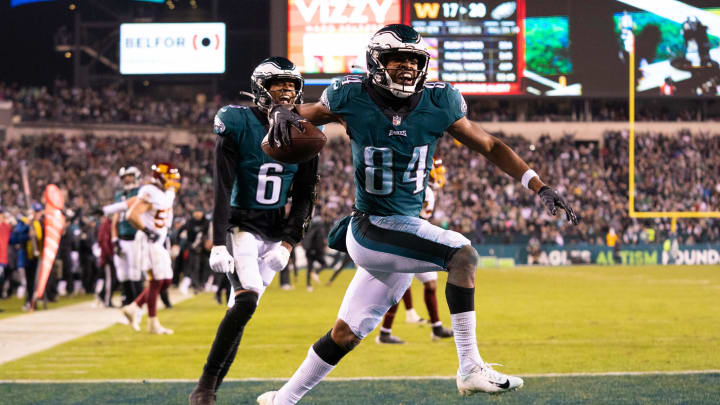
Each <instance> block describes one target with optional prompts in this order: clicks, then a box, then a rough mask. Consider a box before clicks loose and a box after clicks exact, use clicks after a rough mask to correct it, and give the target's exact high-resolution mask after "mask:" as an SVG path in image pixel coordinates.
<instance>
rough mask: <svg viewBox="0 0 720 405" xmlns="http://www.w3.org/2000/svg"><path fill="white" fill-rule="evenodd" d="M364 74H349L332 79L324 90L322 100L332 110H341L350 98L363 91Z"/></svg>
mask: <svg viewBox="0 0 720 405" xmlns="http://www.w3.org/2000/svg"><path fill="white" fill-rule="evenodd" d="M363 80H364V76H361V75H348V76H345V77H342V78H340V77H338V78H335V79H333V80H332V82H331V83H330V85H329V86H328V87H327V88H326V89H325V91H323V94H322V96H321V98H320V102H321V103H322V104H323V105H325V106H326V107H327V108H328V109H329V110H330V111H331V112H339V111H340V110H341V109H342V108H343V107H344V106H345V105H346V104H347V103H348V101H349V100H351V99H352V98H353V97H354V96H355V95H357V94H359V93H360V92H361V91H362V83H363Z"/></svg>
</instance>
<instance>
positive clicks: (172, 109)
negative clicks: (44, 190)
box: [0, 80, 221, 127]
mask: <svg viewBox="0 0 720 405" xmlns="http://www.w3.org/2000/svg"><path fill="white" fill-rule="evenodd" d="M2 100H11V101H12V103H13V115H14V116H15V117H17V119H19V120H21V121H23V122H36V121H53V122H60V123H67V122H72V123H75V124H77V123H84V124H103V123H114V124H144V125H172V126H183V127H189V126H196V125H211V123H212V119H213V116H214V115H215V112H216V111H217V109H218V108H219V107H221V104H220V103H221V102H220V100H219V99H217V100H207V99H206V97H205V96H204V95H198V96H196V97H195V99H194V100H185V101H178V100H177V99H176V98H174V97H173V99H172V100H171V99H170V98H168V99H164V100H159V99H156V98H153V97H148V96H139V95H135V94H131V93H129V92H127V91H125V90H123V89H121V88H120V87H119V86H106V87H102V88H99V89H91V88H86V89H81V88H76V87H69V86H67V84H66V82H64V81H61V80H58V81H56V82H55V85H54V86H53V89H49V88H48V87H44V86H43V87H18V86H13V85H7V84H3V83H2V82H0V101H2ZM108 100H111V101H110V102H108Z"/></svg>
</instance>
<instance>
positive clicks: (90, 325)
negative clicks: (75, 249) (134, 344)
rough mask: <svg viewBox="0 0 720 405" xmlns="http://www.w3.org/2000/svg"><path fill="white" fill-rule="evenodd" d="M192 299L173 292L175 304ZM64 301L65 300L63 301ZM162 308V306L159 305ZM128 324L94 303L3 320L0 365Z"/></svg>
mask: <svg viewBox="0 0 720 405" xmlns="http://www.w3.org/2000/svg"><path fill="white" fill-rule="evenodd" d="M187 298H189V296H183V295H180V294H177V292H176V291H175V290H171V291H170V301H171V302H172V303H173V304H176V303H178V302H181V301H184V300H185V299H187ZM60 299H62V297H61V298H60ZM158 305H160V306H162V304H160V303H158ZM123 321H125V323H127V322H126V320H125V318H124V317H123V315H122V314H121V313H120V310H119V309H118V308H105V307H97V306H96V304H95V303H94V302H93V301H88V302H81V303H79V304H75V305H68V306H65V307H61V308H56V309H49V310H45V311H35V312H33V313H30V314H25V315H17V316H13V317H10V318H6V319H0V364H3V363H7V362H9V361H12V360H16V359H19V358H21V357H25V356H28V355H30V354H33V353H37V352H39V351H42V350H45V349H49V348H51V347H53V346H56V345H59V344H61V343H65V342H68V341H71V340H74V339H77V338H80V337H83V336H85V335H89V334H91V333H94V332H98V331H101V330H103V329H105V328H108V327H110V326H112V325H114V324H116V323H121V322H123Z"/></svg>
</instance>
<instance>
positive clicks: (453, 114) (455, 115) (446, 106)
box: [425, 82, 467, 127]
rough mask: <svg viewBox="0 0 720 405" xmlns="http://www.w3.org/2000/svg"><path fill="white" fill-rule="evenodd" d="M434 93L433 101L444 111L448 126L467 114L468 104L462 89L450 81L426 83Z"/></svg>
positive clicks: (427, 88) (428, 88)
mask: <svg viewBox="0 0 720 405" xmlns="http://www.w3.org/2000/svg"><path fill="white" fill-rule="evenodd" d="M425 87H426V90H429V91H430V92H431V94H432V96H431V99H432V102H433V103H434V104H435V105H436V106H437V107H438V108H439V109H440V110H442V111H443V112H444V119H445V123H446V125H447V127H449V126H450V125H452V124H453V123H454V122H455V121H457V120H459V119H460V118H462V117H464V116H466V115H467V104H466V103H465V98H464V97H463V95H462V94H461V93H460V91H459V90H458V89H456V88H454V87H453V86H452V85H451V84H450V83H445V82H431V83H427V84H426V85H425Z"/></svg>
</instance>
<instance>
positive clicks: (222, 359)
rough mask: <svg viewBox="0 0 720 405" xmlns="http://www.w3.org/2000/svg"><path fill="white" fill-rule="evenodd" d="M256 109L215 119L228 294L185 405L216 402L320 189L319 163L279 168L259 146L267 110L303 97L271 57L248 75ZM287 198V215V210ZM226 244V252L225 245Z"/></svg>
mask: <svg viewBox="0 0 720 405" xmlns="http://www.w3.org/2000/svg"><path fill="white" fill-rule="evenodd" d="M251 86H252V90H253V97H254V100H255V106H254V107H241V106H232V105H230V106H226V107H223V108H221V109H220V111H218V113H217V115H216V116H215V124H214V128H213V132H215V134H216V135H217V138H216V139H217V141H216V146H215V180H214V183H215V207H214V209H213V245H214V246H213V248H212V250H211V252H210V267H211V268H212V270H213V271H216V272H221V273H226V274H227V275H228V278H229V279H230V283H231V285H232V287H233V292H234V294H231V298H230V302H229V303H228V307H229V309H228V311H227V313H226V314H225V318H224V319H223V320H222V322H221V323H220V326H219V327H218V330H217V334H216V336H215V341H214V342H213V345H212V348H211V349H210V353H209V354H208V357H207V361H206V363H205V366H204V368H203V373H202V376H201V377H200V380H199V381H198V384H197V386H196V387H195V389H194V390H193V392H192V393H191V394H190V404H191V405H200V404H203V405H206V404H214V403H215V399H214V397H215V392H216V391H217V388H218V387H219V386H220V383H221V382H222V379H223V377H224V376H225V375H226V374H227V372H228V370H229V368H230V365H231V364H232V362H233V360H234V358H235V354H236V353H237V349H238V345H239V344H240V339H241V337H242V333H243V329H244V328H245V325H246V324H247V322H248V321H249V320H250V318H251V317H252V315H253V313H254V312H255V308H256V307H257V304H258V300H259V299H260V297H261V296H262V294H263V292H264V291H265V289H266V288H267V286H268V285H269V284H270V282H272V279H273V277H275V273H276V272H279V271H281V270H282V269H284V268H285V265H286V264H287V262H288V259H289V258H290V252H291V251H292V249H293V246H295V245H296V244H297V243H298V242H300V240H301V239H302V237H303V234H304V233H305V230H306V228H307V226H308V224H309V222H310V217H311V214H312V208H313V204H314V201H315V187H316V185H317V182H318V174H317V170H318V158H317V157H315V158H313V159H312V160H310V161H309V162H306V163H301V164H299V165H298V164H285V163H281V162H278V161H276V160H274V159H272V158H270V157H269V156H267V155H266V154H265V153H264V152H263V151H262V149H260V143H261V142H262V139H263V138H264V137H265V133H266V132H267V130H268V119H267V111H268V109H270V108H271V107H272V106H273V105H275V104H294V103H297V102H300V100H301V98H302V88H303V79H302V76H301V75H300V72H299V70H298V69H297V67H296V66H295V65H294V64H293V63H292V62H290V61H289V60H287V59H285V58H281V57H271V58H267V59H265V60H264V61H262V62H261V63H260V64H259V65H258V66H257V67H256V68H255V70H254V71H253V74H252V77H251ZM289 197H292V204H291V208H290V213H289V214H288V215H287V216H286V215H285V205H286V203H287V202H288V198H289ZM228 239H229V246H231V249H232V253H231V252H228V249H227V247H226V243H227V242H228Z"/></svg>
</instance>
